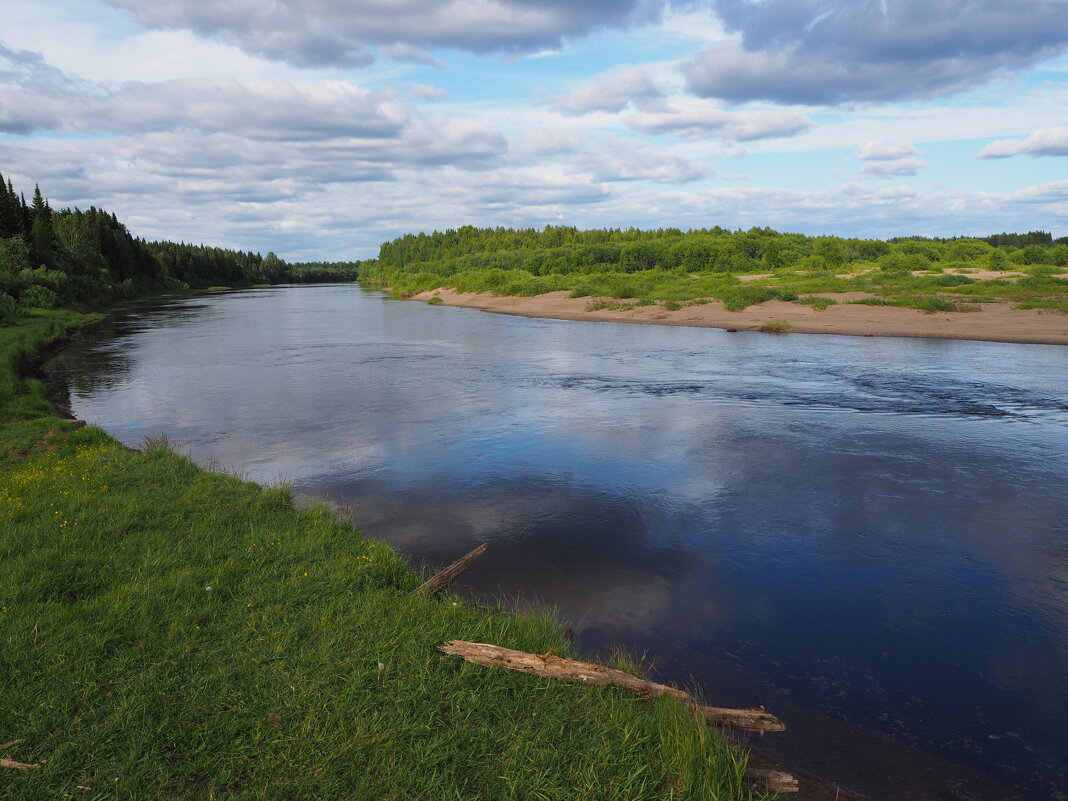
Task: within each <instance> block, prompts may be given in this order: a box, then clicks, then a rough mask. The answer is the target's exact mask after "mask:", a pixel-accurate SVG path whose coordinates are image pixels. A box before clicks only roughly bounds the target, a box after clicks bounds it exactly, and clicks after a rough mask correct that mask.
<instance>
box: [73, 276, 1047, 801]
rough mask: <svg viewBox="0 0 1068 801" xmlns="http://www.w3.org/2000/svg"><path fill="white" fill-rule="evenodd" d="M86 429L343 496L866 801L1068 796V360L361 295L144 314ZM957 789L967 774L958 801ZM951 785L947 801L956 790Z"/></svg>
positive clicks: (297, 294) (364, 517)
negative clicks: (524, 314)
mask: <svg viewBox="0 0 1068 801" xmlns="http://www.w3.org/2000/svg"><path fill="white" fill-rule="evenodd" d="M53 368H54V373H55V375H56V376H57V378H59V379H60V380H61V382H62V383H65V384H66V385H67V386H68V387H69V390H70V393H71V400H72V403H73V409H74V412H75V414H76V415H78V416H79V417H82V418H84V419H87V420H89V421H91V422H93V423H97V424H99V425H102V426H103V427H104V428H106V429H107V430H108V431H110V432H111V433H112V434H114V435H115V436H116V437H118V438H119V439H121V440H123V441H124V442H127V443H129V444H131V445H137V444H139V443H140V442H141V441H142V439H143V438H144V437H145V436H146V435H152V434H157V433H160V432H166V433H167V434H168V435H169V436H170V438H171V440H172V442H174V443H175V444H176V445H178V446H179V447H180V448H181V449H184V450H186V451H188V452H190V453H191V454H192V455H193V456H195V457H196V458H197V459H199V460H207V459H209V458H214V459H216V460H217V461H218V462H219V463H220V464H222V465H224V466H231V467H235V468H237V469H238V471H239V472H240V473H242V474H243V475H246V476H248V477H250V478H255V479H260V480H266V481H275V480H278V479H281V480H284V481H287V482H289V483H290V484H292V486H293V487H294V489H296V490H298V491H301V492H307V493H311V494H318V495H322V496H326V497H329V498H331V499H333V500H335V501H339V502H341V503H349V504H355V505H356V509H357V511H356V516H357V519H358V521H359V523H360V525H361V526H362V527H363V528H364V530H365V531H367V532H368V533H369V534H371V535H373V536H377V537H381V538H384V539H386V540H388V541H389V542H391V543H393V544H394V545H396V546H397V547H398V548H400V549H401V550H402V551H404V552H406V553H408V554H411V555H412V556H413V557H414V558H415V559H416V560H417V561H418V560H428V561H431V562H434V563H439V564H440V563H444V562H448V561H451V560H452V559H453V558H455V557H457V556H459V555H460V554H462V553H464V552H465V551H466V550H467V549H469V548H470V547H473V545H474V544H475V543H477V542H481V541H486V542H489V543H491V547H490V551H489V552H488V553H487V554H486V556H485V557H483V559H482V560H481V561H480V562H479V563H478V564H477V565H476V566H475V567H474V568H472V569H471V570H470V571H469V573H468V574H467V575H466V576H465V578H464V588H465V589H466V591H468V592H471V593H473V594H476V595H481V596H487V595H494V594H506V595H509V596H513V597H514V596H521V597H522V598H523V599H527V600H530V599H537V600H541V601H544V602H546V603H549V604H552V605H554V606H556V607H557V608H558V609H559V610H560V611H561V614H562V616H563V617H564V618H565V619H567V620H568V621H570V623H571V625H573V627H574V629H575V634H576V639H577V640H578V642H579V644H580V646H581V647H582V648H584V649H586V650H588V651H596V650H599V649H603V648H606V647H608V646H609V645H610V644H611V643H624V644H626V645H628V646H631V647H632V648H634V649H637V650H647V652H648V655H649V656H650V657H652V658H655V666H656V670H657V672H658V674H659V675H660V676H662V677H664V678H666V679H670V680H674V681H678V682H685V683H693V684H698V685H700V686H701V687H703V689H704V690H705V692H706V694H707V697H708V698H709V700H710V701H711V702H713V703H716V704H719V705H735V704H752V703H756V704H765V705H766V706H767V707H768V708H769V709H771V710H772V711H775V712H778V713H780V714H781V715H782V716H783V717H784V718H786V720H787V722H788V724H790V726H791V730H790V731H789V732H787V733H786V734H782V735H768V736H767V737H765V738H763V739H762V740H761V742H759V743H757V744H756V745H757V746H758V747H759V748H761V749H766V750H767V751H769V752H771V753H772V755H773V756H777V757H781V758H784V759H787V760H790V761H791V764H793V765H794V766H796V767H800V768H802V769H806V768H807V769H811V770H813V771H815V772H819V773H821V774H822V775H825V776H827V777H828V778H830V779H833V780H838V781H842V782H843V783H846V784H847V785H848V784H850V783H852V784H856V785H859V787H860V789H862V790H864V791H866V792H868V793H869V794H871V795H872V796H873V797H875V798H928V797H929V798H932V799H933V798H940V797H945V798H952V797H953V795H952V794H949V795H946V794H945V793H946V792H947V789H946V788H947V787H948V788H957V789H956V790H955V792H957V794H958V797H963V796H960V793H961V792H965V791H964V790H962V789H961V788H962V787H966V788H967V789H966V792H968V793H970V794H971V796H972V797H975V798H980V797H981V798H984V799H990V798H1007V797H1010V796H1012V795H1013V794H1016V795H1017V796H1019V797H1020V798H1026V799H1032V798H1033V799H1045V798H1058V797H1063V796H1059V795H1058V792H1066V790H1065V787H1066V786H1068V780H1066V775H1068V348H1062V347H1055V346H1040V345H1025V346H1018V345H1002V344H991V343H975V342H950V341H939V340H918V339H917V340H906V339H873V338H851V337H833V336H811V335H786V336H769V335H760V334H747V333H736V334H731V333H726V332H723V331H719V330H712V329H706V330H702V329H686V328H669V327H655V326H628V325H623V324H609V323H576V322H563V321H551V320H532V319H525V318H515V317H506V316H499V315H489V314H484V313H480V312H476V311H471V310H465V309H449V308H441V307H430V306H425V305H422V304H417V303H405V302H396V301H388V300H385V299H384V298H383V297H381V295H380V294H379V293H377V292H373V291H368V290H362V289H360V288H357V287H353V286H331V287H312V288H279V289H270V290H256V291H250V292H235V293H228V294H219V295H212V296H209V297H199V298H195V299H192V300H190V299H188V298H184V299H177V300H170V301H154V302H144V303H139V304H134V305H131V306H127V307H125V308H123V309H120V310H119V311H118V312H117V313H116V314H115V315H114V317H113V318H112V319H111V320H109V321H108V322H107V323H106V324H103V325H101V326H99V327H98V328H96V329H94V330H93V331H90V332H89V333H88V334H87V335H86V337H85V340H84V342H82V343H81V344H79V345H78V346H77V347H75V348H73V349H71V350H69V351H68V352H67V353H65V354H64V355H63V356H62V357H60V359H59V360H57V361H56V362H55V363H54V364H53ZM953 779H963V780H966V782H967V785H963V784H961V783H960V782H957V783H955V784H954V783H952V781H951V783H950V784H949V785H946V786H945V787H943V786H942V784H943V782H945V781H947V780H953ZM940 794H941V795H940Z"/></svg>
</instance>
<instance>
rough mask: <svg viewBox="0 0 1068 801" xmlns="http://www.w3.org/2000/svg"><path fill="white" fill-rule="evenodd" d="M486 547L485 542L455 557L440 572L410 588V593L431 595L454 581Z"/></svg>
mask: <svg viewBox="0 0 1068 801" xmlns="http://www.w3.org/2000/svg"><path fill="white" fill-rule="evenodd" d="M488 547H489V546H488V545H486V543H482V544H481V545H479V546H478V547H477V548H475V549H474V550H473V551H471V552H470V553H468V554H467V555H466V556H461V557H460V558H459V559H457V560H456V561H455V562H453V563H452V564H451V565H449V566H448V567H447V568H445V569H444V570H442V571H441V572H440V573H438V574H437V575H435V576H432V577H431V578H430V579H428V580H427V581H426V582H424V583H423V584H420V585H419V586H418V587H416V588H415V589H414V590H412V593H411V594H412V595H433V594H434V593H435V592H441V591H442V590H443V589H445V588H446V587H448V586H449V585H450V584H452V583H453V582H454V581H456V577H457V576H459V575H460V574H461V573H463V572H464V571H465V570H467V568H468V567H469V566H470V564H471V563H472V562H473V561H475V560H476V559H478V557H480V556H482V554H484V553H485V552H486V548H488Z"/></svg>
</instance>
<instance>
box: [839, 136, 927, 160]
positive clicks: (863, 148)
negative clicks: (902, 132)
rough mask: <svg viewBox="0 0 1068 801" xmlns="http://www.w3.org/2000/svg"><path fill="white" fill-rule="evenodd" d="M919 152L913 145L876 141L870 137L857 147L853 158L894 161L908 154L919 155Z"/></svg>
mask: <svg viewBox="0 0 1068 801" xmlns="http://www.w3.org/2000/svg"><path fill="white" fill-rule="evenodd" d="M919 154H920V151H918V150H917V149H916V148H915V147H913V146H912V145H904V144H902V145H888V144H884V143H883V142H876V141H875V140H874V139H868V140H866V141H864V142H862V143H861V145H860V147H858V148H857V152H856V153H854V154H853V158H855V159H859V160H860V161H892V160H894V159H901V158H905V157H907V156H918V155H919Z"/></svg>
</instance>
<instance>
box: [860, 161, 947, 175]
mask: <svg viewBox="0 0 1068 801" xmlns="http://www.w3.org/2000/svg"><path fill="white" fill-rule="evenodd" d="M929 166H930V165H929V164H928V163H927V162H925V161H920V160H919V159H900V158H899V159H892V160H885V161H869V162H868V163H867V164H865V165H864V166H863V167H862V168H861V170H860V174H861V175H863V176H864V177H866V178H904V177H907V176H911V175H916V174H917V173H918V172H919V171H920V170H922V169H925V168H927V167H929Z"/></svg>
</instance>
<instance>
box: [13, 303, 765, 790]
mask: <svg viewBox="0 0 1068 801" xmlns="http://www.w3.org/2000/svg"><path fill="white" fill-rule="evenodd" d="M76 320H77V315H73V314H68V313H61V312H55V313H51V314H50V315H37V316H35V317H34V318H33V319H32V320H28V321H26V322H25V323H23V324H21V325H19V326H16V327H12V328H4V329H0V354H2V357H3V363H2V364H0V419H2V421H3V426H2V429H0V436H2V441H0V677H2V681H3V683H2V687H0V689H2V692H0V742H6V741H8V740H15V739H21V740H22V741H23V742H21V743H19V744H18V745H16V746H12V747H10V748H8V749H6V750H5V754H4V755H5V756H10V757H12V758H15V759H18V760H20V761H23V762H39V763H42V767H40V768H38V769H35V770H31V771H28V772H26V773H21V772H17V771H11V770H6V771H3V772H2V773H0V797H3V798H5V799H12V801H16V800H23V801H30V799H33V800H34V801H36V799H42V798H57V799H58V798H64V797H71V798H84V799H105V798H107V799H112V798H115V799H138V801H140V799H209V798H217V799H224V798H225V799H303V798H309V799H311V798H315V799H457V800H459V799H487V800H490V799H492V800H493V801H496V800H497V799H553V800H555V799H579V798H593V799H619V800H620V801H635V800H637V799H668V798H672V799H721V800H725V799H748V798H750V795H749V792H748V791H747V790H746V789H745V788H744V786H743V784H742V779H741V775H742V773H743V771H744V767H745V758H744V756H743V755H740V754H739V753H738V752H737V751H736V750H734V749H732V748H730V747H728V746H727V745H726V744H725V743H724V742H723V740H722V739H721V738H720V737H719V736H718V735H717V734H716V733H715V732H713V731H710V730H708V729H706V728H705V727H704V725H703V724H702V723H699V722H698V721H695V720H694V718H693V716H692V714H691V713H690V712H688V711H687V710H686V709H684V708H683V707H681V706H680V705H678V704H677V703H671V702H664V701H656V702H649V701H646V700H643V699H640V698H638V697H636V696H633V695H629V694H626V693H624V692H622V691H621V690H618V689H615V688H609V687H587V686H579V685H571V684H564V683H560V682H552V681H548V680H541V679H537V678H534V677H531V676H528V675H524V674H516V673H510V672H506V671H503V670H493V669H489V668H483V667H478V666H474V665H469V664H467V663H464V662H461V661H459V660H457V659H455V658H452V657H443V656H441V655H440V654H439V653H438V652H437V651H436V650H435V646H437V645H439V644H441V643H442V642H444V641H446V640H449V639H468V640H476V641H483V642H491V643H496V644H500V645H504V646H509V647H513V648H520V649H523V650H528V651H537V652H543V651H546V650H548V649H550V648H555V649H556V650H557V652H558V653H560V654H567V653H568V648H569V643H568V642H567V641H566V640H565V639H564V637H563V636H562V633H561V629H560V627H559V626H558V625H557V623H556V622H554V620H553V619H552V618H551V617H550V616H549V615H540V616H515V615H512V614H508V613H505V612H501V611H496V612H495V611H487V610H484V609H477V608H472V607H471V606H469V605H467V604H465V603H463V601H462V600H461V599H460V598H458V597H455V596H451V595H446V596H443V597H438V598H412V597H411V596H409V595H408V592H409V591H410V590H411V589H412V588H413V587H415V586H416V585H417V584H418V583H419V582H420V580H421V577H420V574H419V572H418V571H416V570H413V569H412V567H411V566H410V565H409V564H408V563H407V562H406V561H405V560H404V559H403V558H401V557H400V556H399V555H398V554H397V553H396V552H394V551H393V550H391V549H390V548H389V547H387V546H386V545H384V544H381V543H378V542H375V541H373V540H368V539H366V538H364V537H363V536H362V535H361V534H360V533H359V532H358V531H356V530H354V529H353V528H351V527H350V526H347V525H343V524H341V523H338V522H336V521H335V520H334V518H333V517H332V516H331V515H330V514H329V513H328V512H327V511H326V510H325V509H321V508H318V509H313V510H311V511H308V512H296V511H294V510H293V508H292V507H291V503H290V496H289V492H288V490H287V489H286V488H284V487H273V488H264V487H261V486H258V485H256V484H252V483H249V482H246V481H243V480H241V479H239V478H237V477H234V476H231V475H224V474H219V473H211V472H207V471H205V470H202V469H200V468H198V467H197V466H195V465H194V464H192V463H191V462H190V461H189V460H187V459H185V458H183V457H182V456H179V455H177V454H175V453H174V452H172V451H171V450H170V449H168V447H167V446H166V444H165V443H163V442H155V443H149V444H146V447H145V448H144V449H143V450H142V451H133V450H129V449H127V448H125V447H123V446H121V445H120V444H118V443H117V442H115V441H114V440H112V439H111V438H110V437H108V436H107V434H105V433H104V432H103V431H101V430H99V429H97V428H93V427H87V428H81V429H75V428H74V427H73V426H71V425H70V424H68V423H65V422H63V421H61V420H59V419H58V418H57V417H56V416H54V414H52V413H51V411H50V409H49V407H48V405H47V403H46V402H45V400H44V394H43V388H42V387H41V386H40V384H39V383H35V382H33V381H29V382H20V381H18V379H17V377H16V376H15V374H14V368H15V367H16V366H17V365H18V364H19V363H20V362H22V361H25V360H26V359H27V357H28V356H30V355H31V354H32V353H33V352H34V351H35V348H36V346H37V344H38V343H39V342H41V341H42V340H44V339H46V338H48V337H49V336H54V335H55V334H56V333H58V332H59V331H60V330H61V329H62V328H63V326H65V325H70V324H72V323H73V322H75V321H76ZM78 787H82V788H91V789H88V790H85V789H77V788H78Z"/></svg>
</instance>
